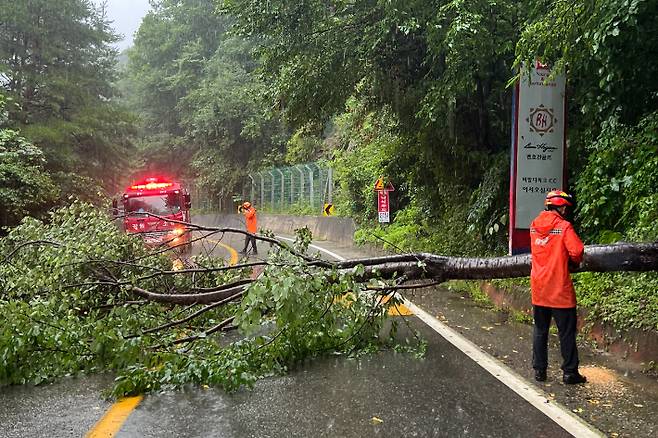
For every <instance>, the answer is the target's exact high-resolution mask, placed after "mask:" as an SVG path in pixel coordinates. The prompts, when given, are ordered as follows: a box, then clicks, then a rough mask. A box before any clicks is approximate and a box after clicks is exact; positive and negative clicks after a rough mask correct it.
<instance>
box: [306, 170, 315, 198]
mask: <svg viewBox="0 0 658 438" xmlns="http://www.w3.org/2000/svg"><path fill="white" fill-rule="evenodd" d="M304 167H306V169H307V170H308V176H309V201H310V204H311V208H314V207H315V202H313V201H314V199H313V169H311V167H310V166H309V165H308V164H305V165H304Z"/></svg>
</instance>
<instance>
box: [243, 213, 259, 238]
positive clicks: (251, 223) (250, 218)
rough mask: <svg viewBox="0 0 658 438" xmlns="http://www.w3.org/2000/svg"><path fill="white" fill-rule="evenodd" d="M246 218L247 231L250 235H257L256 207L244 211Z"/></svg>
mask: <svg viewBox="0 0 658 438" xmlns="http://www.w3.org/2000/svg"><path fill="white" fill-rule="evenodd" d="M243 213H244V218H245V219H246V221H247V231H249V232H250V233H253V234H256V231H258V227H257V226H256V209H255V208H254V207H249V208H247V209H244V210H243Z"/></svg>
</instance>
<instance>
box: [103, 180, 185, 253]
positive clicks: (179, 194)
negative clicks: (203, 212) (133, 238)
mask: <svg viewBox="0 0 658 438" xmlns="http://www.w3.org/2000/svg"><path fill="white" fill-rule="evenodd" d="M121 200H122V203H123V211H124V216H123V227H124V229H125V231H126V233H128V234H139V235H140V236H141V237H142V238H143V239H144V242H145V243H146V244H147V245H149V246H153V247H157V246H165V245H167V246H170V247H174V248H176V249H177V250H178V251H179V252H181V253H188V252H190V250H191V247H192V245H191V243H190V240H191V233H190V232H189V230H187V229H186V227H185V225H183V224H179V223H176V222H170V221H168V220H167V219H171V220H174V221H180V222H190V208H191V201H190V194H189V193H188V192H187V190H186V189H185V188H184V187H182V186H181V184H180V183H178V182H175V181H170V180H166V179H162V178H146V179H144V180H143V181H139V182H136V183H135V184H133V185H131V186H129V187H128V188H127V189H126V191H125V193H124V194H123V196H122V198H121ZM113 207H114V211H115V213H117V214H118V202H117V201H116V200H114V201H113ZM149 213H150V214H149ZM156 216H157V217H156Z"/></svg>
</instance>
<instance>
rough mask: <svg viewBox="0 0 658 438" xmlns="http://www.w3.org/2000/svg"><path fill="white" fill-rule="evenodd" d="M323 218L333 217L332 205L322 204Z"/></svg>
mask: <svg viewBox="0 0 658 438" xmlns="http://www.w3.org/2000/svg"><path fill="white" fill-rule="evenodd" d="M322 215H323V216H333V215H334V204H324V210H322Z"/></svg>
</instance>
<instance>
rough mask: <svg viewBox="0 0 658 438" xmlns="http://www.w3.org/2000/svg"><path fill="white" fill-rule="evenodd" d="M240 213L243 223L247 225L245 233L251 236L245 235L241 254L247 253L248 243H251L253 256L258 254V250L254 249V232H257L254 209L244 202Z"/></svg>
mask: <svg viewBox="0 0 658 438" xmlns="http://www.w3.org/2000/svg"><path fill="white" fill-rule="evenodd" d="M240 211H241V212H242V214H243V215H244V218H245V222H246V225H247V231H248V232H249V233H251V234H247V235H245V238H244V249H243V250H242V251H241V253H242V254H246V253H247V247H248V246H249V242H251V249H252V250H253V253H254V254H256V255H257V254H258V248H256V237H255V236H254V234H256V231H258V226H257V225H256V209H255V208H254V207H253V206H252V205H251V202H248V201H247V202H244V203H243V204H242V205H241V206H240Z"/></svg>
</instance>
